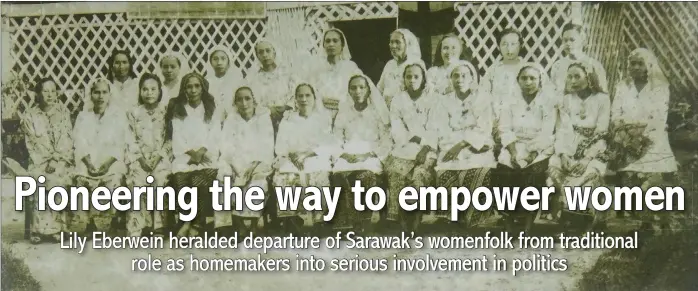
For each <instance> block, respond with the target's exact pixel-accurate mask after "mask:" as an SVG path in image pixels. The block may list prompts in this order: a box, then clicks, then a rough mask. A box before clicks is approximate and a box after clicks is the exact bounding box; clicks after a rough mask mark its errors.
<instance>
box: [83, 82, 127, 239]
mask: <svg viewBox="0 0 698 291" xmlns="http://www.w3.org/2000/svg"><path fill="white" fill-rule="evenodd" d="M88 88H89V93H90V98H89V102H88V104H87V105H88V106H86V110H85V111H83V112H80V114H78V117H77V120H76V121H75V127H74V129H73V141H74V148H75V163H76V175H75V181H76V184H77V185H78V186H85V187H87V188H89V189H94V188H96V187H99V186H104V187H107V188H109V189H116V187H120V186H122V184H121V182H122V179H123V178H124V175H125V174H126V163H125V160H126V159H125V156H126V142H127V140H128V137H129V134H130V133H129V131H128V120H127V118H126V114H125V113H124V111H122V109H123V108H119V107H117V106H115V105H114V104H113V103H112V98H113V97H114V96H113V95H112V94H111V91H110V89H111V86H110V84H109V81H108V80H106V79H97V80H96V81H94V82H93V83H92V84H91V85H90V86H89V87H88ZM74 213H75V215H76V216H77V217H76V218H75V219H74V224H75V223H78V224H80V225H82V224H83V223H85V224H86V226H89V224H93V226H94V227H95V229H97V230H100V231H102V230H108V229H109V228H110V227H112V225H111V223H112V219H113V214H114V211H104V212H100V211H96V210H93V209H91V210H89V213H85V212H82V211H78V212H74Z"/></svg>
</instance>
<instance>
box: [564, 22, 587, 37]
mask: <svg viewBox="0 0 698 291" xmlns="http://www.w3.org/2000/svg"><path fill="white" fill-rule="evenodd" d="M568 30H574V31H576V32H579V33H584V28H583V27H582V26H581V25H579V24H574V23H571V22H570V23H567V24H565V26H563V27H562V34H565V32H567V31H568Z"/></svg>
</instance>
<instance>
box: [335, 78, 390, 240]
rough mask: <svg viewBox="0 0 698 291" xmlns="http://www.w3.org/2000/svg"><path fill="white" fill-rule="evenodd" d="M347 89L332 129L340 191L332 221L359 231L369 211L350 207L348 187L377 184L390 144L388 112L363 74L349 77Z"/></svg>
mask: <svg viewBox="0 0 698 291" xmlns="http://www.w3.org/2000/svg"><path fill="white" fill-rule="evenodd" d="M348 91H349V97H350V98H351V100H352V102H345V103H343V104H342V106H341V107H340V108H339V113H338V114H337V118H336V119H335V122H334V129H333V133H334V135H335V138H336V140H337V141H338V142H339V143H340V148H339V152H338V154H337V156H338V157H337V159H336V161H335V163H334V167H333V172H334V174H333V175H332V176H333V181H334V182H335V185H338V186H340V187H342V190H343V193H342V195H341V196H340V201H339V203H340V204H339V210H338V214H337V216H336V217H335V219H334V220H333V224H334V226H335V227H354V228H355V229H357V230H360V229H361V227H362V226H366V223H367V222H369V220H370V218H371V214H370V212H368V211H364V212H359V211H357V210H355V209H354V206H353V205H354V198H353V192H352V191H351V187H354V183H355V181H357V180H360V181H361V186H362V187H365V188H366V189H369V188H371V187H374V186H380V183H379V182H380V174H381V173H382V172H383V161H384V160H385V158H386V157H387V155H388V152H389V151H390V145H391V139H390V131H389V130H390V129H389V127H390V113H389V111H388V107H387V106H386V104H385V100H384V99H383V97H382V96H381V95H380V92H379V91H378V89H377V88H376V86H375V85H374V84H373V82H371V79H370V78H368V77H367V76H365V75H354V76H352V77H351V78H350V79H349V83H348ZM362 200H363V199H362Z"/></svg>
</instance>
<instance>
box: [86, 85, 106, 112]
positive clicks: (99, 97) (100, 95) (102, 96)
mask: <svg viewBox="0 0 698 291" xmlns="http://www.w3.org/2000/svg"><path fill="white" fill-rule="evenodd" d="M90 97H91V99H92V104H94V107H95V108H97V107H99V108H102V107H104V106H105V105H107V104H108V103H109V97H110V92H109V84H108V83H107V82H106V81H101V82H97V83H96V84H94V85H93V86H92V92H91V93H90Z"/></svg>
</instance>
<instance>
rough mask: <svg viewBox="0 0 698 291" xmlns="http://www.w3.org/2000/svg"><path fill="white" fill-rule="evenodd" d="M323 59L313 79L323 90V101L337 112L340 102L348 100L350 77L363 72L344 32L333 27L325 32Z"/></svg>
mask: <svg viewBox="0 0 698 291" xmlns="http://www.w3.org/2000/svg"><path fill="white" fill-rule="evenodd" d="M322 47H323V48H324V49H323V50H321V52H320V57H321V59H320V60H319V64H318V66H317V68H316V69H315V70H313V71H311V74H313V75H312V76H310V78H311V80H312V81H313V82H314V84H316V85H317V86H318V88H317V90H318V91H319V92H322V94H323V95H321V96H319V97H322V103H323V104H324V105H325V107H326V108H327V109H330V110H332V113H333V114H334V115H336V114H337V110H338V108H339V104H340V103H342V102H347V101H350V100H347V98H346V97H347V86H346V84H347V82H348V81H349V78H350V77H351V76H353V75H356V74H362V72H361V69H359V66H357V65H356V63H354V61H352V60H351V53H349V44H348V43H347V38H346V37H345V36H344V33H343V32H342V31H341V30H339V29H337V28H331V29H329V30H327V31H325V33H324V34H323V37H322Z"/></svg>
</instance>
